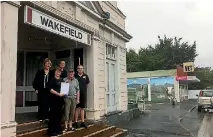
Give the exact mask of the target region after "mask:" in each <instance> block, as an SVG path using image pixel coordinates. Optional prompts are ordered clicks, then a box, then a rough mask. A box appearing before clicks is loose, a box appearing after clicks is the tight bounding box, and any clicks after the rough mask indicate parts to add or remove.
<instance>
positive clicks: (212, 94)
mask: <svg viewBox="0 0 213 137" xmlns="http://www.w3.org/2000/svg"><path fill="white" fill-rule="evenodd" d="M197 96H198V101H197V102H198V107H197V110H198V112H201V111H202V110H203V109H205V110H209V109H213V90H209V89H208V90H201V91H200V93H199V95H197Z"/></svg>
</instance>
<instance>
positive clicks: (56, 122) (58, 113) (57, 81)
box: [47, 68, 64, 136]
mask: <svg viewBox="0 0 213 137" xmlns="http://www.w3.org/2000/svg"><path fill="white" fill-rule="evenodd" d="M60 75H61V70H60V68H56V69H55V77H54V78H52V79H51V81H50V83H49V88H50V93H51V97H50V119H49V125H48V128H49V129H48V135H50V136H57V135H59V134H62V128H61V120H62V108H63V105H64V98H63V96H64V94H62V93H61V92H60V91H61V82H62V79H61V78H60ZM47 101H48V100H47Z"/></svg>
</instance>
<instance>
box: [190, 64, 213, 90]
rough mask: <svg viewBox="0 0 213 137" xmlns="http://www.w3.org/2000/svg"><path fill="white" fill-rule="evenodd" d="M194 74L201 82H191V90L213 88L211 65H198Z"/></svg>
mask: <svg viewBox="0 0 213 137" xmlns="http://www.w3.org/2000/svg"><path fill="white" fill-rule="evenodd" d="M192 75H194V76H196V77H197V78H198V79H199V80H200V82H199V83H192V84H189V87H188V88H189V89H190V90H196V89H205V88H207V87H212V88H213V70H212V69H211V68H210V67H202V68H200V67H197V68H195V71H194V73H193V74H192Z"/></svg>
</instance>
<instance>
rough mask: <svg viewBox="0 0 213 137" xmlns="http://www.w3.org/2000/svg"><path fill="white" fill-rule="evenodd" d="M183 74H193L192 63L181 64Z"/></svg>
mask: <svg viewBox="0 0 213 137" xmlns="http://www.w3.org/2000/svg"><path fill="white" fill-rule="evenodd" d="M183 71H184V72H194V62H185V63H183Z"/></svg>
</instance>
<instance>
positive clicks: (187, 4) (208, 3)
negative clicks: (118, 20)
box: [118, 0, 213, 67]
mask: <svg viewBox="0 0 213 137" xmlns="http://www.w3.org/2000/svg"><path fill="white" fill-rule="evenodd" d="M118 6H119V8H120V9H121V10H122V11H123V12H124V14H125V15H126V16H127V18H126V30H127V31H128V33H130V34H131V35H132V36H133V39H132V40H131V41H130V42H129V43H128V44H127V47H128V48H129V47H133V48H135V49H139V48H140V47H145V46H147V45H148V44H151V45H154V44H155V43H156V42H157V36H158V35H160V36H161V37H163V36H164V34H166V35H167V36H170V37H174V36H177V37H183V40H185V41H189V43H192V42H193V41H194V40H196V41H197V51H198V54H199V56H198V57H197V58H196V61H195V65H196V66H198V65H199V66H212V67H213V61H211V60H212V59H213V0H191V1H190V0H184V1H181V0H140V1H119V2H118Z"/></svg>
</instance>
